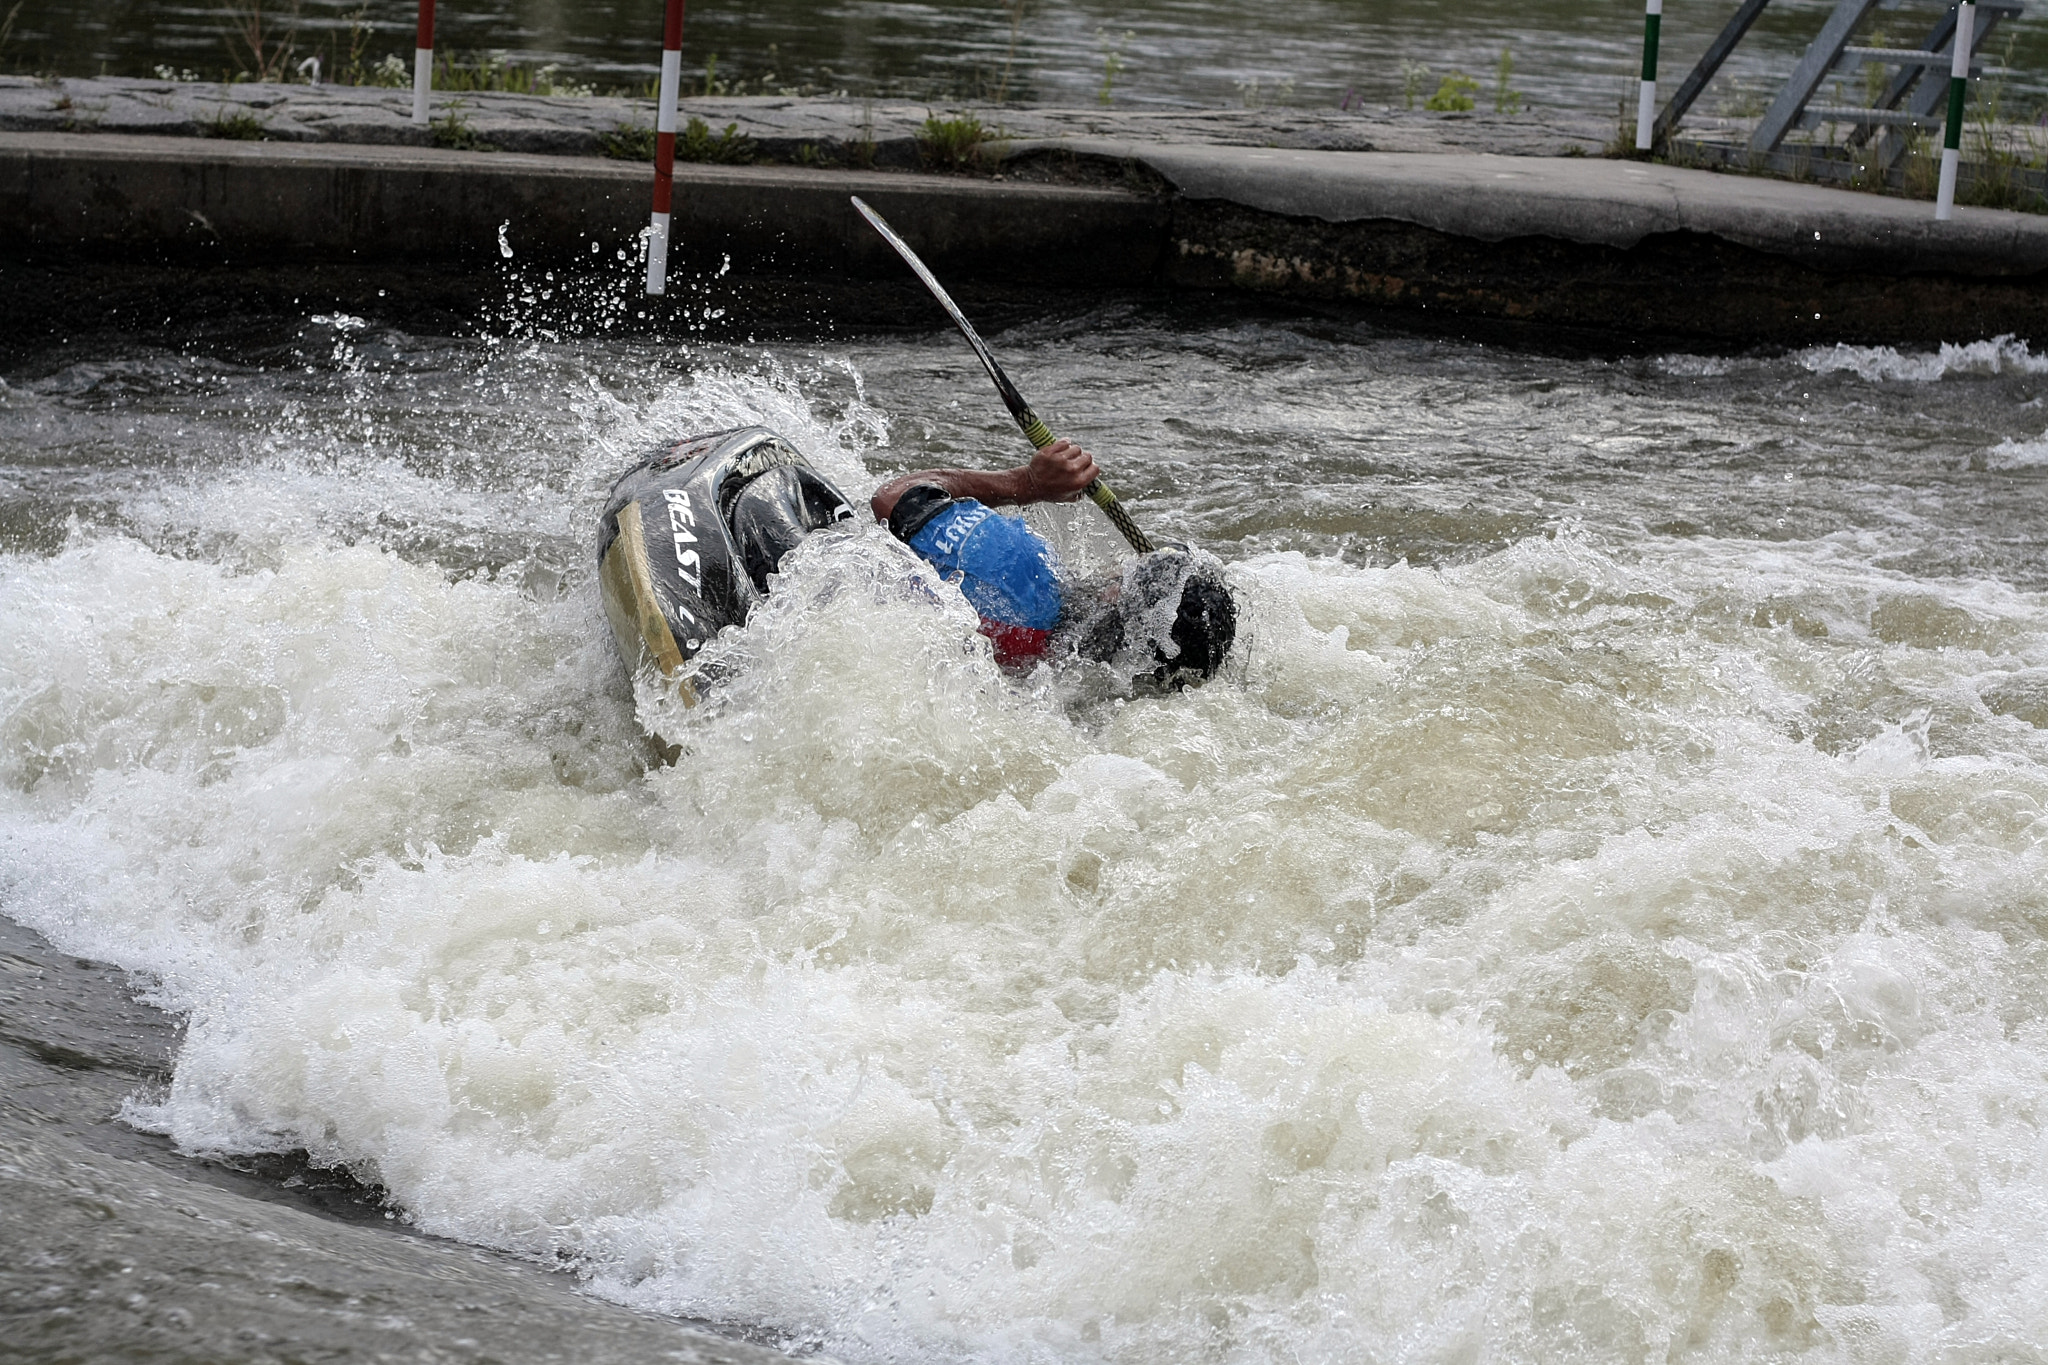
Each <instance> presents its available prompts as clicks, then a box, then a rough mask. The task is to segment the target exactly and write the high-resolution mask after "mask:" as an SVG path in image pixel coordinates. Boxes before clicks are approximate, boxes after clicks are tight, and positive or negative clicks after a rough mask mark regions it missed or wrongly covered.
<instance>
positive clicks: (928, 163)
mask: <svg viewBox="0 0 2048 1365" xmlns="http://www.w3.org/2000/svg"><path fill="white" fill-rule="evenodd" d="M987 141H988V130H987V129H986V128H984V127H982V126H981V120H980V119H978V118H976V117H975V116H974V115H972V114H963V115H962V116H961V117H959V118H940V117H938V116H937V115H936V114H934V115H932V116H931V117H929V118H927V119H925V121H924V127H923V128H920V129H919V130H918V133H917V157H918V160H919V161H921V162H923V163H924V165H925V168H926V169H927V170H935V171H966V170H974V169H977V168H979V167H980V165H981V163H982V160H983V158H984V156H985V155H986V148H985V146H984V144H985V143H986V142H987Z"/></svg>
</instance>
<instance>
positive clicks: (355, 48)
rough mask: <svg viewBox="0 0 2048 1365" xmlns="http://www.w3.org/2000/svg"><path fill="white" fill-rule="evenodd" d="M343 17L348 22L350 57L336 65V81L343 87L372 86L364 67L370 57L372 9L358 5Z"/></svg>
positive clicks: (367, 71) (364, 5) (367, 70)
mask: <svg viewBox="0 0 2048 1365" xmlns="http://www.w3.org/2000/svg"><path fill="white" fill-rule="evenodd" d="M343 17H344V18H346V19H347V20H348V55H347V56H345V57H343V58H342V59H341V60H340V61H338V62H336V63H335V64H334V79H335V80H337V81H339V82H340V83H341V84H343V85H369V84H372V81H371V80H370V72H369V69H368V68H367V67H365V66H364V65H363V63H364V61H365V60H366V59H367V58H368V57H369V55H370V36H371V35H370V7H369V5H367V4H362V5H358V6H356V7H355V8H354V9H352V10H350V11H349V12H348V13H347V14H346V15H344V16H343Z"/></svg>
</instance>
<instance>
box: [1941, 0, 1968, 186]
mask: <svg viewBox="0 0 2048 1365" xmlns="http://www.w3.org/2000/svg"><path fill="white" fill-rule="evenodd" d="M1976 15H1977V7H1976V6H1975V5H1973V4H1970V3H1969V0H1964V2H1963V3H1962V4H1960V5H1957V6H1956V50H1955V54H1954V55H1953V56H1952V57H1951V58H1950V59H1949V64H1948V131H1947V132H1946V133H1944V134H1943V135H1942V139H1941V187H1940V188H1939V189H1937V190H1936V191H1935V192H1934V218H1935V221H1936V222H1947V221H1948V220H1949V219H1951V218H1953V217H1955V216H1956V170H1957V167H1958V166H1959V165H1960V163H1961V162H1962V159H1963V94H1964V92H1965V91H1967V90H1968V89H1969V87H1970V30H1971V29H1972V28H1973V27H1974V26H1975V25H1974V22H1973V21H1974V20H1975V18H1976Z"/></svg>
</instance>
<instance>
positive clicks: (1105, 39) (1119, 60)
mask: <svg viewBox="0 0 2048 1365" xmlns="http://www.w3.org/2000/svg"><path fill="white" fill-rule="evenodd" d="M1135 36H1137V35H1135V34H1133V33H1132V32H1131V31H1130V30H1129V29H1125V30H1124V31H1123V32H1122V33H1120V34H1118V35H1117V37H1116V41H1115V42H1111V41H1110V38H1109V34H1108V32H1107V31H1106V30H1103V29H1099V28H1098V29H1096V30H1095V41H1096V42H1098V43H1100V44H1101V45H1102V88H1101V89H1100V90H1097V91H1096V92H1095V101H1096V103H1098V104H1108V103H1109V92H1110V89H1111V87H1113V86H1114V85H1115V84H1116V78H1117V77H1118V76H1119V75H1120V74H1122V72H1123V69H1124V44H1126V43H1128V42H1130V41H1131V39H1132V38H1134V37H1135Z"/></svg>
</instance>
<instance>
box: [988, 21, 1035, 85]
mask: <svg viewBox="0 0 2048 1365" xmlns="http://www.w3.org/2000/svg"><path fill="white" fill-rule="evenodd" d="M1003 8H1004V9H1005V10H1007V11H1008V12H1009V15H1010V46H1009V47H1008V48H1007V49H1005V50H1004V52H1003V77H1002V79H1001V80H999V81H997V82H996V103H997V104H1004V103H1007V102H1008V100H1009V98H1010V68H1011V67H1012V66H1014V65H1015V64H1016V61H1017V39H1018V37H1019V36H1020V35H1022V33H1023V31H1024V16H1025V15H1026V14H1028V13H1030V11H1031V0H1003Z"/></svg>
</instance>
